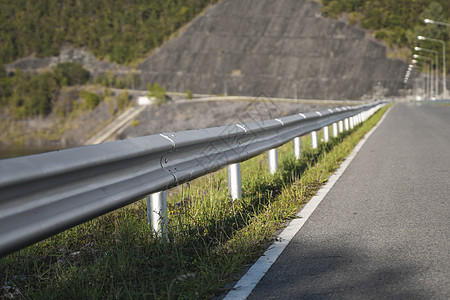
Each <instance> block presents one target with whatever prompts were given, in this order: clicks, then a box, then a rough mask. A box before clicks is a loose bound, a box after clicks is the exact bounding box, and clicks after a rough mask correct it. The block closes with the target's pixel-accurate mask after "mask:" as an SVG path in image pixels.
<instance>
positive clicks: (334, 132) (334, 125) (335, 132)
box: [331, 123, 339, 137]
mask: <svg viewBox="0 0 450 300" xmlns="http://www.w3.org/2000/svg"><path fill="white" fill-rule="evenodd" d="M331 127H332V128H333V137H338V134H339V132H338V124H337V123H333V125H332V126H331Z"/></svg>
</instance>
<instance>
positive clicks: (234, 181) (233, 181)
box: [228, 163, 242, 200]
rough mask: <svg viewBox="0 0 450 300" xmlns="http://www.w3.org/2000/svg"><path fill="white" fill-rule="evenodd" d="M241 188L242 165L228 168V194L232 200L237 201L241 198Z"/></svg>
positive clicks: (233, 165) (232, 165)
mask: <svg viewBox="0 0 450 300" xmlns="http://www.w3.org/2000/svg"><path fill="white" fill-rule="evenodd" d="M241 187H242V185H241V164H240V163H235V164H231V165H229V166H228V193H229V194H230V196H231V199H233V200H237V199H240V198H241V196H242V190H241Z"/></svg>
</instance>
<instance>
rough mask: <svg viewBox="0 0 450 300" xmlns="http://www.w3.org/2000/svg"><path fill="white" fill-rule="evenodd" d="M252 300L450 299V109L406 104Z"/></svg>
mask: <svg viewBox="0 0 450 300" xmlns="http://www.w3.org/2000/svg"><path fill="white" fill-rule="evenodd" d="M249 299H450V106H442V105H437V104H422V105H420V104H415V103H410V104H405V103H399V104H396V105H395V106H394V107H393V108H392V110H391V111H390V113H389V114H388V115H387V117H386V119H385V120H384V122H383V123H382V124H381V126H380V127H379V128H378V129H377V130H376V131H375V132H374V134H373V135H372V136H371V137H370V138H369V139H368V140H367V142H366V143H365V145H364V146H363V147H362V148H361V150H360V152H359V153H358V154H357V155H356V157H355V158H354V160H353V161H352V163H351V164H350V165H349V167H348V168H347V169H346V171H345V172H344V173H343V175H342V176H341V177H340V178H339V180H338V181H337V182H336V184H335V185H334V187H333V188H332V189H331V190H330V192H329V193H328V194H327V195H326V196H325V198H324V199H323V201H322V202H321V203H320V204H319V206H318V207H317V209H316V211H315V212H314V213H313V214H312V215H311V216H310V217H309V219H308V220H307V221H306V223H305V225H304V226H303V227H302V228H301V229H300V231H299V232H298V233H297V234H296V236H295V237H294V238H293V240H292V241H291V243H290V244H289V245H288V246H287V247H286V249H285V250H284V252H283V253H282V254H281V256H280V257H279V258H278V259H277V260H276V262H275V263H274V265H272V267H271V268H270V269H269V271H268V273H266V275H265V276H264V277H263V279H262V280H261V281H260V282H259V284H258V285H257V286H256V288H255V289H254V290H253V292H252V293H251V295H250V297H249Z"/></svg>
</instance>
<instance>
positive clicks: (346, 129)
mask: <svg viewBox="0 0 450 300" xmlns="http://www.w3.org/2000/svg"><path fill="white" fill-rule="evenodd" d="M344 127H345V131H348V130H349V129H350V126H349V125H348V118H345V119H344Z"/></svg>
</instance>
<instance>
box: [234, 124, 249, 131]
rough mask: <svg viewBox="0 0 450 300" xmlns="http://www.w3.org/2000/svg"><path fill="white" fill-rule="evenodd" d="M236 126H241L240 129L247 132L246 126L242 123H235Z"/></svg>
mask: <svg viewBox="0 0 450 300" xmlns="http://www.w3.org/2000/svg"><path fill="white" fill-rule="evenodd" d="M236 126H237V127H239V128H241V129H243V130H244V132H247V128H245V126H244V125H241V124H236Z"/></svg>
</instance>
